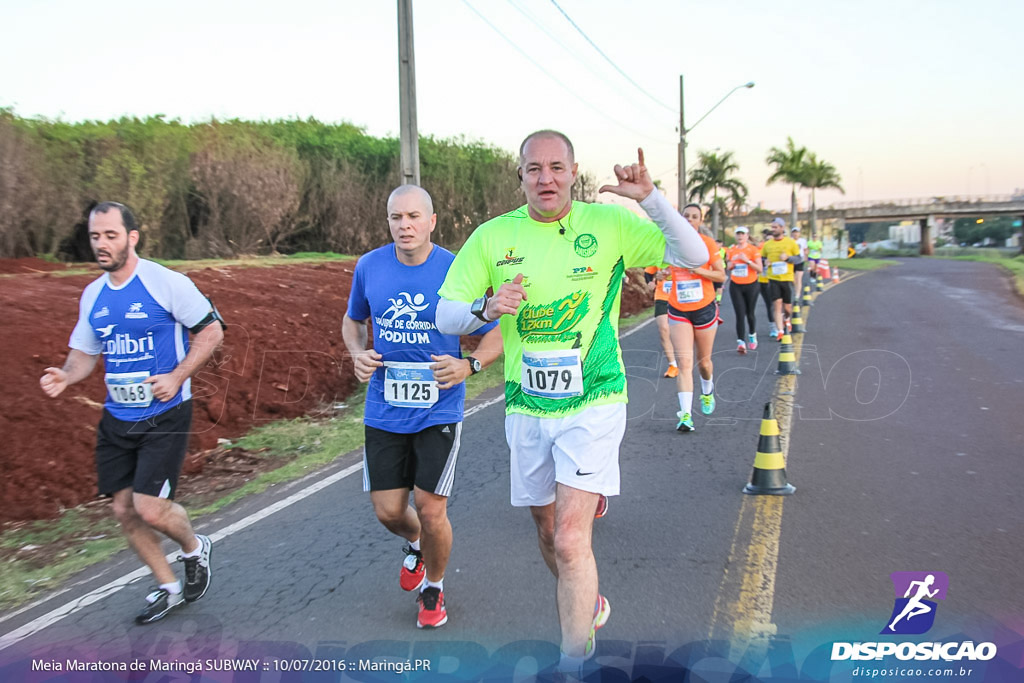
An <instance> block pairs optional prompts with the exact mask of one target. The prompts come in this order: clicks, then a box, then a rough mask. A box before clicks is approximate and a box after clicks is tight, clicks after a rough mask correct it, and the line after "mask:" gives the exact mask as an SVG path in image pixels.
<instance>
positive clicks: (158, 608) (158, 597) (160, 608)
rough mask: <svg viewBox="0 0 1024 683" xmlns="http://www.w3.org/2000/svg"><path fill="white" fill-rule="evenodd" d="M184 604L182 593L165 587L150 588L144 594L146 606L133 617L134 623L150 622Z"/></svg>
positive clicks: (159, 618)
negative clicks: (147, 593)
mask: <svg viewBox="0 0 1024 683" xmlns="http://www.w3.org/2000/svg"><path fill="white" fill-rule="evenodd" d="M184 604H185V596H184V595H183V594H182V593H169V592H168V591H167V589H166V588H157V587H153V588H150V593H149V595H147V596H146V608H145V609H144V610H142V611H141V612H139V614H138V615H137V616H136V617H135V623H136V624H152V623H153V622H154V621H160V620H161V619H163V618H164V617H166V616H167V613H168V612H170V611H171V610H172V609H174V608H175V607H181V606H182V605H184Z"/></svg>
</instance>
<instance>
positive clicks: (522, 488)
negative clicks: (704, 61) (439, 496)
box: [437, 130, 709, 671]
mask: <svg viewBox="0 0 1024 683" xmlns="http://www.w3.org/2000/svg"><path fill="white" fill-rule="evenodd" d="M577 171H578V165H577V164H576V162H575V156H574V152H573V147H572V143H571V142H570V141H569V139H568V138H567V137H566V136H565V135H563V134H562V133H559V132H556V131H551V130H543V131H538V132H536V133H533V134H531V135H529V136H528V137H527V138H526V139H525V140H524V141H523V143H522V145H521V146H520V149H519V169H518V172H519V178H520V180H521V182H522V188H523V191H524V192H525V193H526V201H527V203H526V206H522V207H520V208H518V209H515V210H514V211H510V212H509V213H507V214H504V215H502V216H498V217H497V218H494V219H491V220H490V221H487V222H486V223H484V224H483V225H481V226H480V227H478V228H477V229H476V230H475V231H474V232H473V234H472V235H471V236H470V238H469V239H468V240H467V241H466V244H465V245H464V246H463V247H462V249H460V250H459V253H458V255H457V256H456V258H455V261H454V262H453V263H452V266H451V268H450V269H449V271H448V275H447V277H446V278H445V281H444V284H443V285H442V286H441V289H440V291H439V294H440V296H441V300H440V301H439V303H438V309H437V326H438V329H440V330H441V331H442V332H444V333H446V334H465V333H467V332H469V331H471V330H473V329H475V328H476V327H479V326H480V325H483V324H484V323H485V322H488V321H492V320H500V323H499V325H500V328H501V333H502V338H503V341H504V348H505V405H506V411H507V415H506V419H505V435H506V438H507V440H508V443H509V449H510V451H511V467H510V475H511V482H512V484H511V488H512V504H513V505H515V506H520V507H530V509H531V512H532V514H533V519H534V522H535V524H536V526H537V535H538V539H539V544H540V549H541V555H542V556H543V558H544V561H545V562H546V563H547V565H548V568H549V569H550V570H551V572H552V574H554V575H555V578H556V581H557V604H558V615H559V622H560V624H561V634H562V660H561V662H560V668H561V669H563V670H566V671H573V670H576V669H577V668H581V667H582V665H583V661H584V660H585V659H586V658H588V657H590V655H591V654H592V653H593V648H594V631H595V630H596V629H597V628H600V627H601V626H603V625H604V622H605V621H606V620H607V618H608V613H609V607H608V601H607V600H606V599H605V598H604V597H603V596H601V595H600V594H599V593H598V579H597V564H596V561H595V559H594V554H593V550H592V548H591V532H592V527H593V521H594V512H595V510H596V508H597V505H598V500H599V498H600V497H601V496H613V495H618V493H619V466H618V452H619V443H620V442H621V440H622V436H623V434H624V433H625V428H626V409H625V408H626V406H625V403H626V374H625V369H624V367H623V364H622V353H621V350H620V348H619V342H618V320H619V300H620V294H621V288H622V276H623V273H624V272H625V269H626V268H630V267H634V266H651V265H662V264H663V263H666V262H667V263H671V264H673V265H678V266H680V267H685V268H693V267H697V266H700V265H701V264H703V263H705V262H706V261H707V260H708V258H709V255H708V250H707V247H706V246H705V245H704V243H703V240H701V238H700V235H699V234H698V233H697V231H696V230H693V229H692V228H691V227H690V226H689V225H688V224H687V223H686V220H685V219H684V218H683V217H682V216H681V215H680V214H679V212H678V211H676V210H675V209H674V208H673V207H672V206H671V204H669V203H668V201H667V200H666V199H665V198H664V197H663V196H662V195H661V193H660V192H658V191H657V190H656V189H655V187H654V183H653V182H652V181H651V178H650V175H649V174H648V172H647V168H646V167H645V166H644V157H643V151H642V150H639V161H638V163H635V164H632V165H629V166H625V167H622V166H618V165H616V166H615V175H616V178H617V179H618V184H617V185H613V186H609V185H606V186H604V187H602V188H601V189H600V191H601V192H612V193H614V194H617V195H620V196H623V197H628V198H631V199H634V200H636V201H638V202H640V205H641V207H643V209H644V210H645V211H646V212H647V214H648V216H650V217H651V219H653V220H654V223H652V222H651V221H650V220H645V219H643V218H641V217H640V216H638V215H636V214H634V213H633V212H631V211H629V210H628V209H626V208H624V207H622V206H617V205H611V204H585V203H582V202H573V201H572V197H571V188H572V185H573V182H574V181H575V179H576V175H577ZM655 223H657V225H655ZM488 290H490V291H492V292H493V295H491V296H487V292H488Z"/></svg>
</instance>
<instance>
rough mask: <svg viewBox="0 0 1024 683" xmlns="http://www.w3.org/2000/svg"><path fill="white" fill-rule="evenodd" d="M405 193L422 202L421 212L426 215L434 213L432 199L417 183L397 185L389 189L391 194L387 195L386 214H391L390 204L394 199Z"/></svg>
mask: <svg viewBox="0 0 1024 683" xmlns="http://www.w3.org/2000/svg"><path fill="white" fill-rule="evenodd" d="M406 195H414V196H416V197H417V198H419V199H420V200H421V201H422V202H423V213H425V214H426V215H428V216H429V215H431V214H432V213H434V201H433V200H432V199H431V198H430V193H429V192H427V191H426V190H424V189H423V188H422V187H420V186H419V185H399V186H398V187H396V188H395V189H394V190H392V191H391V195H390V196H389V197H388V215H390V214H391V206H392V204H393V203H394V201H395V200H396V199H398V198H399V197H404V196H406Z"/></svg>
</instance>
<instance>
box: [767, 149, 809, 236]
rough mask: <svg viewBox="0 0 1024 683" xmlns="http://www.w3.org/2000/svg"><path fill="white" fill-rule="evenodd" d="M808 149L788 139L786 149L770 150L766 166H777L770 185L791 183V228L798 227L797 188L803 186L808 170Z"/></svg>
mask: <svg viewBox="0 0 1024 683" xmlns="http://www.w3.org/2000/svg"><path fill="white" fill-rule="evenodd" d="M806 159H807V148H806V147H800V148H798V147H797V146H796V145H795V144H794V143H793V138H791V137H790V138H786V148H785V149H780V148H778V147H772V148H771V149H770V150H768V157H767V158H766V159H765V160H764V161H765V163H766V164H775V172H774V173H772V174H771V175H770V176H768V184H769V185H771V184H772V183H777V182H786V183H789V184H790V185H791V186H792V188H793V192H792V195H791V198H790V204H789V206H790V227H792V226H795V225H796V219H797V215H796V186H797V185H803V184H804V183H803V173H804V171H805V170H806V167H805V162H806Z"/></svg>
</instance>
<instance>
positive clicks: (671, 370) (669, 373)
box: [665, 365, 679, 377]
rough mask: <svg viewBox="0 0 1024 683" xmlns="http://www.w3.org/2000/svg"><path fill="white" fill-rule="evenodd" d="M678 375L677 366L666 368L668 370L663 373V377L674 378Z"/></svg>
mask: <svg viewBox="0 0 1024 683" xmlns="http://www.w3.org/2000/svg"><path fill="white" fill-rule="evenodd" d="M678 374H679V366H678V365H670V366H668V370H666V371H665V376H666V377H675V376H677V375H678Z"/></svg>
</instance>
